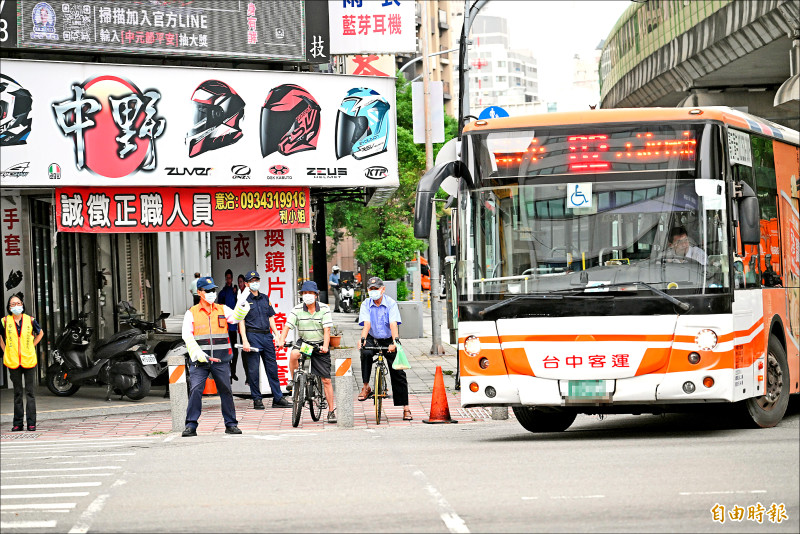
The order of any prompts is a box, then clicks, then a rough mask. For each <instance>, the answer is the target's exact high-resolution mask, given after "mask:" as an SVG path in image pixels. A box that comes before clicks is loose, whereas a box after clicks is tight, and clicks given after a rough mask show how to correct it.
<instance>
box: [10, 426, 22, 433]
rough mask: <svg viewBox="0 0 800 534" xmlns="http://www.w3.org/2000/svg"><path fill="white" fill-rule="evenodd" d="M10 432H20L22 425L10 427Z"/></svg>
mask: <svg viewBox="0 0 800 534" xmlns="http://www.w3.org/2000/svg"><path fill="white" fill-rule="evenodd" d="M11 431H12V432H22V425H14V426H12V427H11Z"/></svg>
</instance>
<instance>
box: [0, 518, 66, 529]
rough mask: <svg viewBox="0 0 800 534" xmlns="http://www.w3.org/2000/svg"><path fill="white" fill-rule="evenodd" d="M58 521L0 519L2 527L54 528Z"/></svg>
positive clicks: (0, 526)
mask: <svg viewBox="0 0 800 534" xmlns="http://www.w3.org/2000/svg"><path fill="white" fill-rule="evenodd" d="M55 526H56V521H55V520H52V521H0V529H3V530H4V529H7V528H27V529H30V528H53V527H55Z"/></svg>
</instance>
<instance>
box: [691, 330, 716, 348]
mask: <svg viewBox="0 0 800 534" xmlns="http://www.w3.org/2000/svg"><path fill="white" fill-rule="evenodd" d="M694 342H695V343H697V346H698V347H699V348H700V350H712V349H713V348H714V347H716V346H717V334H716V333H715V332H714V331H713V330H709V329H708V328H704V329H703V330H700V331H699V332H698V333H697V335H696V336H695V338H694Z"/></svg>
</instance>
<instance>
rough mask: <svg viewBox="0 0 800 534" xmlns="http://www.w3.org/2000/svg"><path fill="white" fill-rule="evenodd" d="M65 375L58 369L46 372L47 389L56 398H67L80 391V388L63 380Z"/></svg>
mask: <svg viewBox="0 0 800 534" xmlns="http://www.w3.org/2000/svg"><path fill="white" fill-rule="evenodd" d="M65 374H66V373H64V371H62V370H61V369H60V368H58V367H56V368H55V369H48V370H47V389H49V390H50V393H52V394H53V395H55V396H57V397H69V396H70V395H74V394H75V392H77V391H78V390H79V389H81V387H80V386H76V385H75V384H73V383H72V382H70V381H69V380H67V379H66V378H64V375H65Z"/></svg>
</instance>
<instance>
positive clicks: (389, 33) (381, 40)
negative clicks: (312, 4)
mask: <svg viewBox="0 0 800 534" xmlns="http://www.w3.org/2000/svg"><path fill="white" fill-rule="evenodd" d="M328 13H329V19H328V20H329V21H330V35H331V54H364V53H378V54H400V53H416V51H417V32H416V27H417V26H416V20H415V17H414V0H352V1H351V0H344V1H343V0H331V1H330V2H328Z"/></svg>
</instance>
